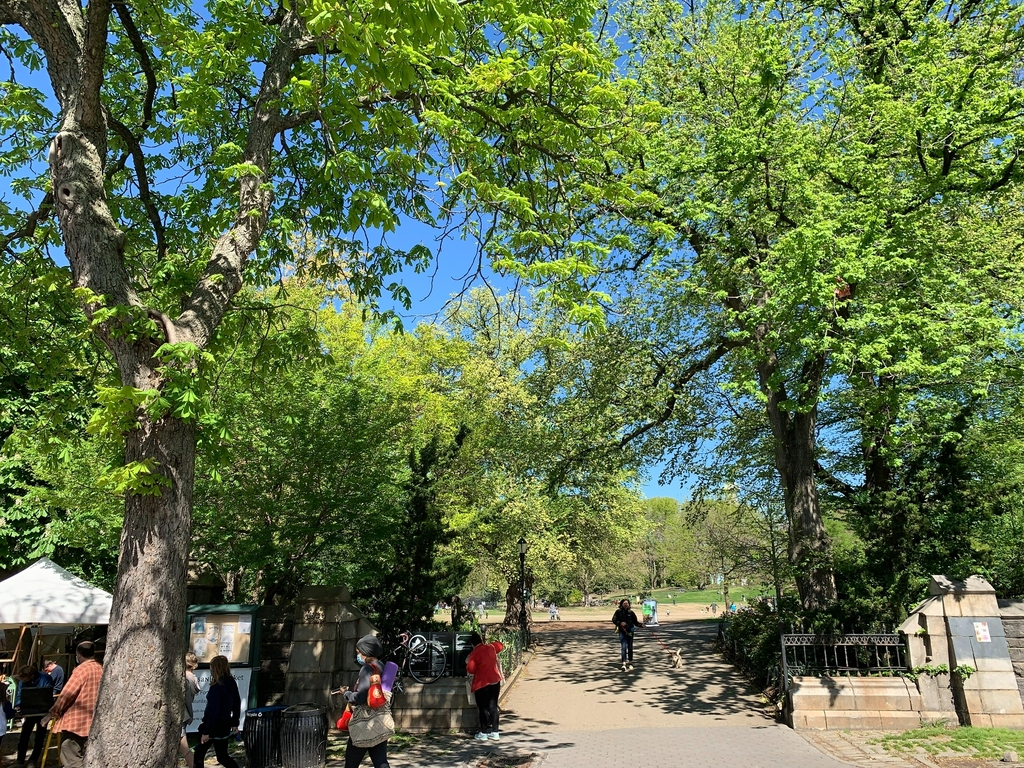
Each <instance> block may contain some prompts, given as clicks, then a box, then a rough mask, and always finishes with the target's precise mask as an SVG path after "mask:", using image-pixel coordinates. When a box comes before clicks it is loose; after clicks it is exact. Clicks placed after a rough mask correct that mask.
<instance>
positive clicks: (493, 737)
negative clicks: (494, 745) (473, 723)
mask: <svg viewBox="0 0 1024 768" xmlns="http://www.w3.org/2000/svg"><path fill="white" fill-rule="evenodd" d="M489 738H490V740H491V741H499V740H500V739H501V736H499V735H498V732H497V731H491V735H490V737H489Z"/></svg>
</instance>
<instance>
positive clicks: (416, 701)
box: [391, 677, 480, 733]
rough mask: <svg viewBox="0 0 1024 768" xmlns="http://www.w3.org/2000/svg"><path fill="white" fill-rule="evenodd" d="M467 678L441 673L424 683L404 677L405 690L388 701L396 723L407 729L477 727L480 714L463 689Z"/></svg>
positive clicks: (456, 729)
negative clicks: (436, 678) (427, 683)
mask: <svg viewBox="0 0 1024 768" xmlns="http://www.w3.org/2000/svg"><path fill="white" fill-rule="evenodd" d="M466 679H467V678H465V677H442V678H441V679H440V680H435V681H434V682H433V683H430V684H429V685H423V684H422V683H416V682H413V681H412V680H411V679H409V678H403V680H402V687H403V688H404V691H403V692H402V693H398V694H395V698H394V700H393V701H392V702H391V709H392V712H393V713H394V716H395V725H396V726H398V728H399V729H400V730H403V731H406V732H409V733H422V732H424V731H476V730H478V729H479V728H480V717H479V714H478V713H477V708H476V704H475V703H473V702H472V701H470V699H469V695H468V694H467V693H466Z"/></svg>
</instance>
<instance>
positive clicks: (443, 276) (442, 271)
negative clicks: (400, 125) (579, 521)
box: [382, 222, 692, 501]
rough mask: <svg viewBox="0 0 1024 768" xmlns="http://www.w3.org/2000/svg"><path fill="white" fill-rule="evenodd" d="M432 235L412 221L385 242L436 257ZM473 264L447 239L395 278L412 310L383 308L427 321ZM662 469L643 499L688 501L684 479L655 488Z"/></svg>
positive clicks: (465, 248) (467, 246)
mask: <svg viewBox="0 0 1024 768" xmlns="http://www.w3.org/2000/svg"><path fill="white" fill-rule="evenodd" d="M436 235H437V233H436V231H435V230H433V229H431V228H430V227H427V226H425V225H422V224H418V223H415V222H412V223H405V224H403V225H401V226H400V227H399V228H398V230H397V231H396V232H394V233H392V234H391V235H389V236H388V241H389V242H390V243H391V245H393V246H395V247H397V248H403V249H406V248H410V247H412V246H414V245H417V244H422V245H425V246H426V247H427V248H429V249H430V250H431V252H432V253H434V254H437V250H438V247H437V246H438V244H437V242H436V241H435V238H436ZM475 263H476V253H475V249H474V245H473V244H472V243H470V242H467V241H463V240H458V239H450V240H448V241H446V242H445V243H444V246H443V248H442V249H441V253H440V255H436V258H435V260H434V263H433V265H432V268H431V269H429V270H428V271H427V272H423V273H419V274H417V273H416V272H415V271H414V270H412V269H409V270H406V271H405V272H403V273H402V275H401V276H400V278H399V279H400V280H401V281H402V282H403V283H404V284H405V286H406V287H407V288H408V289H409V292H410V293H411V294H412V301H413V306H412V308H411V309H410V310H408V311H406V310H404V309H402V308H401V307H398V306H394V305H393V304H391V303H388V302H383V301H382V305H383V308H385V309H388V308H391V309H394V310H395V311H396V312H398V313H399V315H401V316H402V318H403V321H404V323H405V325H406V326H407V327H410V328H411V327H414V326H415V325H416V324H417V323H418V322H423V321H426V322H429V321H431V320H432V319H433V316H434V315H435V314H436V313H437V312H439V311H440V310H441V308H442V307H443V306H444V304H445V302H446V301H448V300H449V298H450V297H451V296H452V295H453V294H456V293H458V292H460V291H461V290H463V287H464V284H465V277H466V273H467V270H470V269H471V268H472V269H473V270H474V271H475ZM486 274H487V276H488V280H489V281H490V282H491V285H492V286H493V287H495V288H496V289H501V288H504V289H508V288H509V287H510V284H509V282H508V281H507V280H505V279H503V278H502V277H500V276H495V275H494V274H493V273H492V272H490V271H489V270H488V271H487V272H486ZM662 468H663V467H662V466H661V465H658V466H653V467H651V468H650V470H649V472H648V475H649V476H648V478H647V479H646V480H645V482H644V483H643V486H642V491H643V493H644V495H645V496H646V497H647V498H654V497H656V496H669V497H672V498H675V499H678V500H679V501H683V500H685V499H686V498H688V497H689V495H690V494H689V489H690V488H691V486H692V482H690V481H687V480H684V481H682V482H680V481H673V482H670V483H669V484H668V485H665V486H662V485H659V483H658V476H659V475H660V474H661V471H662Z"/></svg>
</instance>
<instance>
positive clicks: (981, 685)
mask: <svg viewBox="0 0 1024 768" xmlns="http://www.w3.org/2000/svg"><path fill="white" fill-rule="evenodd" d="M975 678H977V679H978V689H979V690H992V691H997V690H1003V689H1006V688H1016V687H1017V678H1016V677H1015V676H1014V674H1013V672H975V673H974V674H973V675H971V680H974V679H975Z"/></svg>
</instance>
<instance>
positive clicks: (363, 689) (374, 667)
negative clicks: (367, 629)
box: [343, 635, 393, 768]
mask: <svg viewBox="0 0 1024 768" xmlns="http://www.w3.org/2000/svg"><path fill="white" fill-rule="evenodd" d="M383 655H384V646H382V645H381V643H380V640H378V639H377V638H376V637H374V636H373V635H365V636H363V637H361V638H359V640H358V641H357V642H356V661H357V662H358V663H359V665H360V669H359V678H358V680H356V684H355V687H354V688H351V689H348V690H344V691H343V695H344V696H345V700H346V701H348V703H349V705H351V706H352V707H353V708H355V707H360V706H362V707H366V706H367V699H368V696H369V693H370V686H371V685H372V680H371V678H372V677H373V676H374V675H379V674H380V673H381V669H382V668H383V665H382V664H381V663H380V661H379V659H380V657H381V656H383ZM353 717H355V716H353ZM392 733H393V731H392ZM380 738H381V739H382V740H381V741H380V742H378V743H376V744H366V743H362V742H360V746H356V745H355V744H354V743H353V742H352V733H351V731H350V733H349V739H348V744H347V745H346V747H345V768H356V767H357V766H358V765H359V764H360V763H361V762H362V761H363V756H364V755H366V754H367V753H369V755H370V761H371V762H372V763H373V768H390V763H388V739H389V738H391V733H387V732H386V731H385V734H384V735H382V736H381V737H380Z"/></svg>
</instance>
